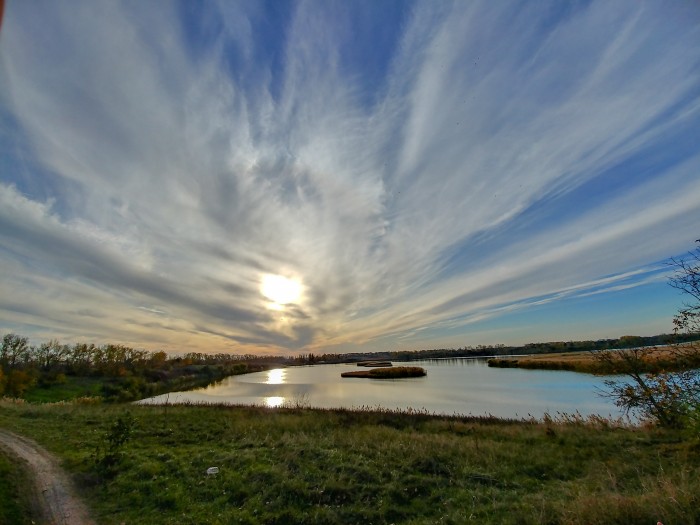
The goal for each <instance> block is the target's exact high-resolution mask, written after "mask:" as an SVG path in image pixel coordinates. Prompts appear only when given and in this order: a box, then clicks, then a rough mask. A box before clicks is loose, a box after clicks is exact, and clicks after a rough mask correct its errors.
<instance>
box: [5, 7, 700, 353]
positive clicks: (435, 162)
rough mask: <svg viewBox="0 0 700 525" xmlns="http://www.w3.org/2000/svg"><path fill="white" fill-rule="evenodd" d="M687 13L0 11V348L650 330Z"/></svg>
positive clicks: (687, 168)
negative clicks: (48, 343)
mask: <svg viewBox="0 0 700 525" xmlns="http://www.w3.org/2000/svg"><path fill="white" fill-rule="evenodd" d="M699 22H700V8H698V7H697V6H696V5H695V4H694V3H693V2H660V1H650V2H639V1H617V2H609V1H595V0H594V1H588V2H559V1H552V2H527V3H523V2H507V1H502V2H490V1H488V2H486V1H485V2H478V1H469V2H461V1H458V2H454V3H453V2H442V1H440V2H438V1H419V2H408V1H396V2H390V1H388V0H387V1H381V2H376V1H367V2H359V1H358V2H329V1H309V2H284V1H271V2H256V1H247V2H244V1H240V2H227V1H221V2H215V1H211V2H201V3H200V2H181V3H178V2H138V1H134V2H115V1H109V2H108V1H95V0H90V1H87V0H86V1H76V0H66V1H62V2H50V1H46V2H39V1H32V0H26V1H10V2H8V3H7V6H6V13H5V18H4V21H3V26H2V29H1V30H0V170H1V171H0V270H1V271H0V329H1V330H2V331H3V333H5V332H9V331H14V332H18V333H21V334H24V335H28V336H30V338H32V339H33V340H36V341H43V340H47V339H49V338H54V337H56V338H59V339H60V340H62V341H66V342H75V341H91V342H120V343H124V344H129V345H133V346H137V347H145V348H149V349H166V350H169V351H191V350H194V351H206V352H220V351H222V352H237V353H243V352H259V353H287V352H290V353H293V352H299V351H303V352H308V351H313V352H325V351H329V352H344V351H362V350H385V349H420V348H436V347H460V346H465V345H478V344H490V343H505V344H517V343H527V342H533V341H548V340H572V339H586V338H591V339H597V338H603V337H617V336H621V335H625V334H639V335H652V334H656V333H662V332H669V331H671V330H672V323H671V319H672V316H673V314H674V313H675V311H676V310H677V308H678V307H679V306H680V305H681V303H682V299H683V298H682V297H680V296H679V295H678V294H677V292H675V291H674V290H673V289H671V288H669V287H668V285H666V284H665V282H666V279H667V277H668V268H667V267H666V266H665V261H666V260H667V259H668V258H669V257H672V256H679V255H682V254H683V253H685V252H687V251H688V250H690V249H692V248H693V247H694V243H693V241H694V240H695V239H697V238H698V236H700V147H698V146H699V145H700V139H699V138H698V137H700V23H699Z"/></svg>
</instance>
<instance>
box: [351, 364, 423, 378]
mask: <svg viewBox="0 0 700 525" xmlns="http://www.w3.org/2000/svg"><path fill="white" fill-rule="evenodd" d="M426 374H427V372H426V371H425V369H424V368H421V367H420V366H392V367H390V368H372V369H370V370H360V371H357V372H343V373H342V374H340V376H341V377H365V378H370V379H399V378H402V377H423V376H424V375H426Z"/></svg>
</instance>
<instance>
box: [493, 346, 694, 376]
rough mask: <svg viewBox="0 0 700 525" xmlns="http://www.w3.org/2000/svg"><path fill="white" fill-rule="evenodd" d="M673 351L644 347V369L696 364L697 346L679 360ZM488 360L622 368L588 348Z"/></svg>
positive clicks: (592, 369)
mask: <svg viewBox="0 0 700 525" xmlns="http://www.w3.org/2000/svg"><path fill="white" fill-rule="evenodd" d="M627 351H629V350H627ZM621 352H625V350H621ZM673 352H674V348H673V347H668V346H666V347H658V348H649V349H645V354H644V363H645V364H646V368H645V369H644V372H659V371H661V370H667V371H670V370H679V369H684V368H688V367H693V368H694V367H700V347H699V348H698V349H696V351H695V352H688V351H686V352H685V353H684V358H683V360H682V361H681V360H680V359H678V357H677V355H674V353H673ZM689 358H690V359H689ZM618 363H619V365H620V366H621V367H624V366H625V363H624V362H623V361H622V360H618ZM488 364H489V366H492V367H498V368H529V369H545V370H569V371H572V372H583V373H589V374H615V373H619V372H621V371H623V370H621V369H617V368H616V366H615V360H613V361H612V362H610V363H608V362H605V361H601V360H598V359H596V358H595V356H594V354H592V353H591V352H588V351H584V352H565V353H557V354H541V355H528V356H518V357H507V358H494V359H489V361H488Z"/></svg>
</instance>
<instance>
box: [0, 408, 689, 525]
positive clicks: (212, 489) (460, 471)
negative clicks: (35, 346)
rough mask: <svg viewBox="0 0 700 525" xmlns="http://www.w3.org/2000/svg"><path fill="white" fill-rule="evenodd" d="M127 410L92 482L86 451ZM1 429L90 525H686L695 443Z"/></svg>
mask: <svg viewBox="0 0 700 525" xmlns="http://www.w3.org/2000/svg"><path fill="white" fill-rule="evenodd" d="M127 411H128V412H129V413H130V414H131V416H133V417H134V418H135V426H134V432H133V435H132V439H131V440H130V441H129V442H128V443H127V444H126V446H125V448H124V456H123V460H122V462H121V464H119V465H118V467H117V473H116V475H115V476H114V477H112V478H111V479H109V480H104V482H100V480H98V478H97V476H96V474H95V469H94V461H93V459H92V455H93V453H94V451H95V449H96V447H97V446H98V445H100V444H104V442H105V436H106V434H107V432H108V430H109V428H110V426H111V425H112V424H113V423H114V421H115V420H116V419H117V417H119V416H120V415H123V414H124V413H125V412H127ZM0 426H3V427H6V428H12V429H13V430H14V431H16V432H20V433H23V434H26V435H28V436H31V437H32V438H34V439H36V440H37V441H38V442H40V443H41V444H42V445H44V446H45V447H46V448H48V449H49V450H51V451H52V452H54V453H55V454H57V455H58V456H59V457H60V458H62V459H63V460H64V463H63V464H64V467H65V468H67V469H68V470H69V471H70V472H72V473H73V474H74V476H75V477H76V479H77V481H78V483H79V485H80V490H81V494H83V495H84V497H86V498H87V500H88V503H89V505H90V506H91V508H92V509H93V512H94V516H95V518H96V519H97V521H98V523H103V524H119V523H123V522H124V523H148V524H154V525H157V524H175V523H177V524H195V523H208V524H217V523H220V524H224V523H226V524H228V523H248V524H256V523H261V524H276V523H279V524H295V523H309V524H346V523H347V524H352V523H358V524H368V523H374V524H385V523H386V524H389V523H397V524H398V523H404V524H412V525H417V524H435V523H448V524H449V523H452V524H460V523H470V522H474V523H479V524H488V523H493V524H496V523H499V524H500V523H503V524H509V523H510V524H528V523H532V524H538V525H539V524H544V523H550V524H555V523H561V524H579V523H580V524H584V523H585V524H586V525H594V524H606V525H608V524H615V523H619V524H623V523H624V524H632V525H633V524H649V523H656V522H657V521H662V522H663V523H666V524H669V523H671V524H674V525H675V524H693V523H698V522H700V497H699V495H700V476H698V472H699V471H700V447H698V443H697V440H696V441H685V440H683V439H681V437H680V436H679V435H678V434H676V433H673V432H667V431H660V430H655V429H629V428H619V427H615V426H612V425H609V424H606V422H604V421H599V422H597V424H593V423H591V424H583V423H581V422H573V423H567V424H564V423H552V422H548V423H540V424H534V423H520V422H508V421H498V420H491V419H467V418H445V417H432V416H427V415H425V414H400V413H393V412H350V411H344V410H338V411H323V410H311V409H304V410H291V409H266V408H259V407H205V406H169V407H152V406H137V405H133V406H127V405H101V406H88V405H80V404H59V405H31V404H13V403H9V402H5V403H3V404H1V405H0ZM212 466H216V467H219V469H220V472H219V474H217V475H214V476H207V475H206V473H205V472H206V469H207V468H208V467H212Z"/></svg>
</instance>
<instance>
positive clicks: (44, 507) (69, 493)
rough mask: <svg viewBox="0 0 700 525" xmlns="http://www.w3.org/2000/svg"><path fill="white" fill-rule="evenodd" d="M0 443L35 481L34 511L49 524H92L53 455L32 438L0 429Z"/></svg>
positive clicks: (43, 521)
mask: <svg viewBox="0 0 700 525" xmlns="http://www.w3.org/2000/svg"><path fill="white" fill-rule="evenodd" d="M0 447H2V448H3V449H4V450H6V451H8V452H9V453H10V454H12V455H14V456H17V457H18V458H20V459H21V460H22V462H23V463H25V464H26V466H27V469H28V471H29V474H30V476H31V478H32V479H33V481H34V488H35V494H34V496H33V500H34V502H35V506H36V511H37V514H38V515H39V516H40V518H41V523H47V524H51V525H54V524H55V525H94V523H95V522H94V521H92V519H91V518H90V515H89V514H88V511H87V508H86V507H85V505H84V504H83V502H82V501H81V500H80V499H79V498H78V497H77V495H76V493H75V488H74V486H73V484H72V483H71V481H70V479H69V478H68V476H67V475H66V473H65V472H64V471H63V469H61V467H60V466H59V463H58V461H57V460H56V458H55V457H53V456H52V455H51V454H49V453H48V452H47V451H46V450H44V449H43V448H41V447H40V446H39V445H37V444H36V443H35V442H34V441H32V440H31V439H27V438H25V437H22V436H18V435H17V434H14V433H12V432H9V431H7V430H4V429H0Z"/></svg>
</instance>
